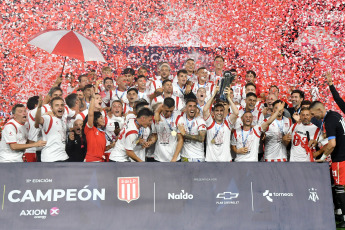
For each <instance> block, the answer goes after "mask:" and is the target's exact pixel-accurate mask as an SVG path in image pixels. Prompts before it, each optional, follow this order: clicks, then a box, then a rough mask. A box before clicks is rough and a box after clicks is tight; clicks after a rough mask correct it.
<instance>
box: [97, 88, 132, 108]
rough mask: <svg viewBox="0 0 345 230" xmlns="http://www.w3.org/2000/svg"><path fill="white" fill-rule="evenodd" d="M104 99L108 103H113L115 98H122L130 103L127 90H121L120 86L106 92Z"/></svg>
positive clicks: (124, 101)
mask: <svg viewBox="0 0 345 230" xmlns="http://www.w3.org/2000/svg"><path fill="white" fill-rule="evenodd" d="M102 100H103V102H104V104H106V105H107V104H109V105H111V103H112V102H113V101H115V100H121V101H122V102H123V103H128V99H127V91H121V90H119V89H118V88H116V89H114V90H110V91H108V92H107V93H106V95H105V97H104V98H103V99H102Z"/></svg>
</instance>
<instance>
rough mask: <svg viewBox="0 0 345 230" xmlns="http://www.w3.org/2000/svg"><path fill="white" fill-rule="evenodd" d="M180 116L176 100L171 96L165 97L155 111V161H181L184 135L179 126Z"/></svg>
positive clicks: (153, 131)
mask: <svg viewBox="0 0 345 230" xmlns="http://www.w3.org/2000/svg"><path fill="white" fill-rule="evenodd" d="M178 117H179V114H178V113H177V112H176V111H175V101H174V99H173V98H171V97H168V98H165V99H164V102H163V104H162V105H160V106H159V107H158V108H157V110H156V111H155V121H154V124H153V125H152V133H153V141H154V142H155V143H156V145H155V151H154V159H155V161H160V162H170V161H171V162H176V161H180V151H181V149H182V146H183V137H182V135H181V134H180V131H179V130H178V128H177V119H178Z"/></svg>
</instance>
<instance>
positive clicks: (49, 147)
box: [41, 115, 68, 162]
mask: <svg viewBox="0 0 345 230" xmlns="http://www.w3.org/2000/svg"><path fill="white" fill-rule="evenodd" d="M42 118H43V120H44V122H43V127H42V131H43V132H42V135H43V140H44V141H47V144H46V145H45V146H44V147H43V149H42V154H41V161H42V162H54V161H64V160H67V159H68V155H67V153H66V151H65V146H66V135H67V132H66V131H67V121H66V117H64V116H63V117H62V118H61V119H60V118H57V117H52V116H50V115H43V116H42Z"/></svg>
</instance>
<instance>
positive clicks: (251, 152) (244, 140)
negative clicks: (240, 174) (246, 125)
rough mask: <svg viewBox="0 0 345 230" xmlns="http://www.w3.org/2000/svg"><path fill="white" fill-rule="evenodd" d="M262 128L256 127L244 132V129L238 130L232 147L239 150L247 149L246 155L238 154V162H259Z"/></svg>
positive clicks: (233, 138) (232, 141)
mask: <svg viewBox="0 0 345 230" xmlns="http://www.w3.org/2000/svg"><path fill="white" fill-rule="evenodd" d="M261 132H262V131H261V126H259V125H256V126H254V127H253V128H251V129H250V130H243V129H242V127H241V128H239V129H236V130H235V131H234V133H233V136H232V139H231V145H234V146H236V148H237V149H240V148H244V147H247V148H248V152H247V153H246V154H237V155H236V159H235V161H236V162H241V161H254V162H257V161H258V160H259V159H258V154H259V146H260V136H261Z"/></svg>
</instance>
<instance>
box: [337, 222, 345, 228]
mask: <svg viewBox="0 0 345 230" xmlns="http://www.w3.org/2000/svg"><path fill="white" fill-rule="evenodd" d="M337 228H345V221H342V222H340V223H339V224H337Z"/></svg>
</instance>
